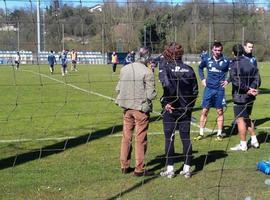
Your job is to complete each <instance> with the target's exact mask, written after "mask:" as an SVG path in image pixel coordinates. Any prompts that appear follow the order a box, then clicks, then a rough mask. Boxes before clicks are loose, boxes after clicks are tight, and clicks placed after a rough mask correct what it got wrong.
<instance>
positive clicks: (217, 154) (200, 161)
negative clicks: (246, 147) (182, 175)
mask: <svg viewBox="0 0 270 200" xmlns="http://www.w3.org/2000/svg"><path fill="white" fill-rule="evenodd" d="M227 156H228V154H227V152H226V151H223V150H214V151H208V153H207V154H206V155H200V156H199V157H197V158H195V159H193V160H192V161H191V166H195V169H194V170H193V171H192V176H194V175H196V174H197V173H199V172H200V171H202V170H203V168H204V167H205V165H207V164H209V163H213V162H215V161H216V160H218V159H221V158H226V157H227ZM179 172H180V171H179Z"/></svg>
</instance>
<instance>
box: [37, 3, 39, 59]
mask: <svg viewBox="0 0 270 200" xmlns="http://www.w3.org/2000/svg"><path fill="white" fill-rule="evenodd" d="M39 3H40V2H39V0H37V60H39V54H40V15H39V7H40V6H39Z"/></svg>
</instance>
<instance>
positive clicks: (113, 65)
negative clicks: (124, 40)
mask: <svg viewBox="0 0 270 200" xmlns="http://www.w3.org/2000/svg"><path fill="white" fill-rule="evenodd" d="M117 64H118V56H117V54H116V52H115V51H114V52H113V53H112V69H113V73H115V71H116V67H117Z"/></svg>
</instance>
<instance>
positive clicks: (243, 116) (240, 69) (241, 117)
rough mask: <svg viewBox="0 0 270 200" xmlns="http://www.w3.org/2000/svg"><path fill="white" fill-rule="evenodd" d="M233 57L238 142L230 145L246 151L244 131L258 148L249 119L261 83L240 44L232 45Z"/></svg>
mask: <svg viewBox="0 0 270 200" xmlns="http://www.w3.org/2000/svg"><path fill="white" fill-rule="evenodd" d="M233 53H234V55H235V59H234V60H233V61H232V63H231V64H230V79H231V82H232V97H233V102H234V115H235V119H236V121H237V126H238V132H239V136H240V144H238V145H236V146H235V147H232V148H231V150H233V151H246V150H247V141H246V132H247V131H249V132H250V135H251V142H250V145H251V147H254V148H258V147H259V142H258V140H257V137H256V134H255V130H254V124H253V122H252V121H251V119H250V115H251V111H252V107H253V103H254V101H255V99H256V96H257V94H258V88H259V86H260V84H261V80H260V75H259V70H258V68H257V67H256V66H255V65H254V64H252V63H251V62H250V60H249V59H248V58H247V57H246V56H244V55H243V54H244V48H243V47H242V45H241V44H236V45H234V46H233Z"/></svg>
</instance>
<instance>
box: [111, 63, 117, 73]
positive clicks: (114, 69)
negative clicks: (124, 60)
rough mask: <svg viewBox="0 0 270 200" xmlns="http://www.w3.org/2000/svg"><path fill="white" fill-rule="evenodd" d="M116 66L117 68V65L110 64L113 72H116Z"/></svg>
mask: <svg viewBox="0 0 270 200" xmlns="http://www.w3.org/2000/svg"><path fill="white" fill-rule="evenodd" d="M116 66H117V64H116V63H113V64H112V68H113V72H115V71H116Z"/></svg>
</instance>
